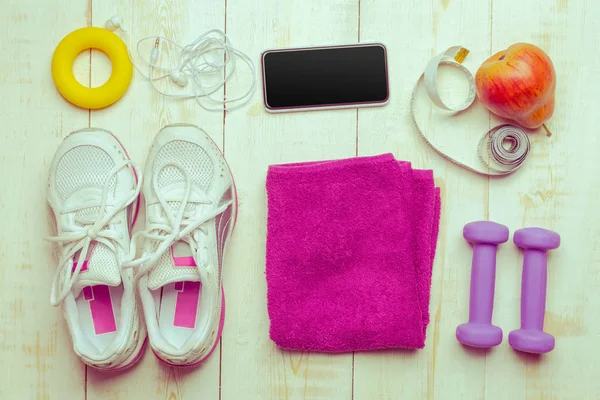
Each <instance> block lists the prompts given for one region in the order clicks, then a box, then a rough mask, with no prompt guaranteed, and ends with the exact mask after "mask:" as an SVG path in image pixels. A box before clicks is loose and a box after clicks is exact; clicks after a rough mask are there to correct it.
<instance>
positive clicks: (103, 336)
mask: <svg viewBox="0 0 600 400" xmlns="http://www.w3.org/2000/svg"><path fill="white" fill-rule="evenodd" d="M138 179H139V180H141V176H140V175H139V173H136V168H135V167H134V166H133V165H132V164H131V161H130V160H129V158H128V156H127V153H126V152H125V150H124V149H123V147H122V146H121V144H120V143H119V142H118V140H117V139H116V138H115V137H114V136H112V134H110V133H109V132H107V131H104V130H101V129H95V128H90V129H83V130H81V131H77V132H73V133H71V134H70V135H69V136H68V137H67V138H66V139H65V140H64V141H63V142H62V144H61V145H60V147H59V148H58V150H57V151H56V154H55V156H54V160H53V161H52V165H51V167H50V176H49V179H48V188H47V199H48V203H49V204H50V207H51V208H52V210H53V211H54V218H55V221H56V229H57V236H55V237H51V238H49V240H50V241H53V242H57V243H58V249H59V255H60V260H59V263H58V270H57V271H56V275H55V277H54V282H53V284H52V294H51V299H50V302H51V303H52V305H54V306H57V305H59V304H62V308H63V312H64V316H65V319H66V320H67V324H68V327H69V331H70V333H71V339H72V342H73V348H74V350H75V353H76V354H77V355H78V356H79V357H80V358H81V360H82V361H83V362H84V363H86V364H88V365H90V366H92V367H95V368H98V369H104V370H116V369H124V368H127V367H129V366H131V365H133V364H134V363H135V362H136V361H137V360H138V359H139V357H140V355H141V354H142V349H143V345H144V343H145V341H146V329H145V327H144V324H143V322H141V321H140V318H139V316H138V310H137V307H136V301H135V290H134V284H133V273H132V271H131V270H122V269H121V268H120V265H121V263H122V262H123V259H124V258H125V257H126V255H127V254H128V252H129V242H130V237H129V230H130V228H131V226H132V225H133V223H134V221H135V218H136V216H137V208H138V204H137V203H136V204H134V202H135V201H136V200H138V194H139V191H140V186H141V182H140V181H138Z"/></svg>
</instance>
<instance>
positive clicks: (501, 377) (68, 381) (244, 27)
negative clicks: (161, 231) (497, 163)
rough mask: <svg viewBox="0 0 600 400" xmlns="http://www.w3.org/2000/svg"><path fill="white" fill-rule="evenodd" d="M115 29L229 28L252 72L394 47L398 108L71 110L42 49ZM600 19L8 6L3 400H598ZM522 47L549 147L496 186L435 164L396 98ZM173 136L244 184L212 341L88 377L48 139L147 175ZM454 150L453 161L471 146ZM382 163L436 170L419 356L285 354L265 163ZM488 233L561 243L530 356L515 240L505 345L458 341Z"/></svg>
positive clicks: (329, 7)
mask: <svg viewBox="0 0 600 400" xmlns="http://www.w3.org/2000/svg"><path fill="white" fill-rule="evenodd" d="M131 3H135V4H136V5H134V6H132V5H131ZM115 13H119V14H121V15H122V17H123V20H124V21H125V23H126V24H127V26H128V28H129V30H130V34H131V36H132V39H138V38H141V37H142V36H147V35H154V34H162V35H165V36H169V37H171V38H173V39H175V40H177V41H179V42H183V43H186V42H188V41H190V40H192V39H193V38H195V37H196V36H197V35H199V34H200V33H202V32H204V31H205V30H207V29H209V28H213V27H216V28H220V29H223V30H226V32H227V34H228V35H230V37H231V38H232V40H233V41H234V43H235V45H236V46H237V47H238V48H240V49H241V50H242V51H244V52H246V53H248V54H249V55H251V56H252V57H253V60H255V62H256V63H257V64H258V61H259V54H260V52H261V51H263V50H265V49H267V48H277V47H287V46H300V45H317V44H333V43H353V42H357V41H381V42H383V43H385V44H386V45H387V46H388V50H389V64H390V80H391V101H390V104H389V105H388V106H386V107H385V108H380V109H361V110H359V111H357V110H354V109H350V110H342V111H325V112H312V113H298V114H284V115H276V116H274V115H269V114H267V113H266V112H265V111H264V109H263V105H262V95H261V93H260V91H257V92H256V94H255V96H254V98H253V99H252V101H251V102H250V104H249V105H248V106H247V107H245V108H243V109H241V110H238V111H234V112H230V113H227V114H226V115H224V114H223V113H222V112H221V113H209V112H207V111H204V110H202V109H200V108H199V107H198V106H196V105H195V104H194V102H187V103H181V102H177V101H171V100H166V99H164V98H161V97H159V96H158V95H156V94H154V93H153V92H152V91H151V89H150V88H149V86H148V85H147V84H146V82H144V81H143V80H142V79H140V78H139V76H136V77H135V78H134V81H133V83H132V86H131V87H130V89H129V91H128V92H127V94H126V96H125V97H124V98H123V99H122V100H121V101H119V102H118V103H117V104H116V105H114V106H112V107H109V108H107V109H105V110H102V111H93V112H88V111H87V110H82V109H78V108H76V107H73V106H71V105H70V104H68V103H67V102H66V101H64V100H63V99H62V98H61V97H60V96H59V94H58V93H57V91H56V89H55V87H54V85H53V83H52V79H51V76H50V59H51V56H52V52H53V51H54V48H55V46H56V45H57V43H58V42H59V40H60V39H61V38H62V37H63V36H64V35H66V34H67V33H69V32H71V31H72V30H74V29H76V28H80V27H82V26H87V25H94V26H102V25H103V24H104V21H105V20H106V19H107V18H109V17H110V16H112V15H113V14H115ZM599 14H600V12H599V6H598V4H597V2H596V1H594V0H578V1H575V0H570V1H569V0H551V1H548V0H528V1H523V0H521V1H500V0H488V1H479V0H472V1H470V0H435V1H430V0H425V1H423V0H401V1H400V0H331V1H323V0H297V1H291V0H287V1H284V0H226V1H223V0H221V1H194V0H181V1H158V0H150V1H145V2H141V1H139V2H130V1H125V0H107V1H100V0H47V1H43V2H42V1H39V0H20V1H16V0H9V2H8V4H6V2H5V4H4V5H3V7H2V9H1V10H0V43H1V48H2V52H1V54H2V67H1V68H0V88H1V89H0V92H1V93H2V95H1V96H0V122H1V124H0V126H2V134H1V135H0V143H1V146H2V147H1V148H2V151H1V156H0V170H1V171H2V172H1V178H0V183H1V187H2V191H3V194H2V202H1V203H0V210H1V214H0V215H1V216H2V223H1V224H0V227H1V228H0V232H1V240H0V261H1V266H2V267H1V269H0V290H1V294H0V316H1V324H0V354H1V356H2V362H1V363H0V399H82V400H83V399H88V400H96V399H103V400H104V399H106V400H107V399H138V398H139V399H169V400H175V399H215V400H216V399H223V400H232V399H249V400H250V399H365V400H368V399H425V398H427V399H455V398H456V399H459V398H464V399H484V398H485V399H509V398H510V399H561V400H562V399H599V398H600V379H599V378H598V375H599V374H600V361H599V360H600V318H599V316H600V314H599V309H600V240H599V235H600V207H598V205H597V203H598V198H600V174H599V173H598V172H599V171H600V167H599V166H598V156H597V154H598V146H599V145H600V141H599V140H598V137H599V133H598V123H597V118H598V112H599V111H598V95H599V93H600V84H599V83H598V82H599V80H600V75H599V73H598V68H599V66H600V56H599V51H600V48H599V43H600V30H599V28H598V17H599V16H600V15H599ZM519 41H525V42H531V43H534V44H537V45H538V46H540V47H542V48H543V49H545V50H546V51H547V52H548V54H549V55H550V56H551V57H552V59H553V60H554V63H555V67H556V71H557V79H558V86H557V102H556V114H555V116H554V117H553V118H552V119H551V121H550V122H549V124H548V125H549V127H550V128H551V130H552V131H553V132H554V135H553V136H552V137H550V138H548V137H546V136H545V135H544V134H543V133H538V134H533V135H531V139H532V144H533V152H532V154H531V157H530V158H529V159H528V161H527V164H526V165H525V166H524V167H523V169H522V170H520V171H519V172H518V173H516V174H514V175H512V176H509V177H507V178H503V179H486V178H482V177H479V176H476V175H473V174H471V173H468V172H465V171H463V170H461V169H459V168H458V167H455V166H453V165H451V164H449V163H448V162H446V161H445V160H443V159H442V158H440V157H439V156H438V155H437V154H435V153H433V152H431V151H430V150H428V149H427V148H426V147H425V146H424V144H423V142H422V140H421V139H420V138H419V137H418V136H417V134H416V132H415V130H414V129H413V127H412V125H411V123H410V119H409V115H408V99H409V97H410V92H411V88H412V85H413V84H414V81H415V79H416V78H417V77H418V75H419V74H420V73H421V71H422V69H423V67H424V65H425V63H426V62H427V61H428V60H429V58H430V57H431V56H433V55H434V54H436V53H438V52H440V51H443V50H444V49H445V48H447V47H448V46H450V45H456V44H462V45H463V46H465V47H468V48H469V49H471V51H472V53H471V55H470V56H469V60H470V61H468V62H467V66H468V67H469V68H471V70H472V71H474V70H475V69H476V68H477V66H478V65H479V64H480V63H481V62H482V61H483V60H484V59H485V58H487V57H488V56H489V55H491V54H492V53H493V52H496V51H498V50H500V49H503V48H506V47H507V46H509V45H510V44H512V43H515V42H519ZM75 70H76V74H77V76H78V77H79V79H81V80H82V81H84V82H91V83H92V84H94V85H97V84H99V83H101V82H102V81H103V80H104V79H106V78H107V77H108V75H109V70H110V69H109V68H108V61H107V58H106V57H105V56H104V55H102V54H100V53H97V52H93V53H85V54H84V55H83V56H80V58H79V59H78V62H77V63H76V66H75ZM461 118H462V119H461V121H462V122H461V123H462V124H465V123H466V125H465V126H466V127H467V128H469V127H471V128H472V129H465V130H464V132H466V136H465V139H464V140H471V141H474V142H476V141H477V140H478V139H479V135H480V134H482V133H483V132H484V130H485V129H487V127H488V126H489V125H490V124H493V123H494V120H493V119H488V117H487V114H486V113H485V111H484V110H482V109H474V110H473V111H472V112H469V113H467V114H466V115H464V116H462V117H461ZM465 121H466V122H465ZM175 122H187V123H193V124H197V125H199V126H201V127H203V128H204V129H205V130H206V131H207V132H209V133H210V134H211V136H212V137H213V138H214V139H215V141H216V142H217V143H219V145H220V146H222V148H223V150H224V152H225V155H226V157H227V159H228V161H229V163H230V164H231V167H232V169H233V172H234V175H235V178H236V182H237V185H238V190H239V200H240V208H239V210H240V214H239V219H238V225H237V228H236V232H235V234H234V237H233V239H232V243H231V246H230V251H229V254H228V256H227V259H226V268H225V275H224V281H225V287H226V291H227V319H226V324H225V329H224V332H223V338H222V341H221V344H220V347H219V348H218V351H216V352H215V353H214V355H213V356H212V357H211V358H210V360H209V361H208V362H207V363H206V364H205V365H203V366H201V367H199V368H195V369H175V368H170V367H166V366H164V365H163V364H161V363H160V362H158V361H157V360H156V359H155V357H154V356H153V355H152V354H151V352H150V351H147V352H146V353H147V354H146V355H145V357H144V358H143V360H142V361H141V362H140V363H139V364H138V365H137V366H135V367H134V368H133V369H131V370H130V371H128V372H125V373H120V374H105V373H104V374H103V373H98V372H97V371H95V370H93V369H90V368H86V367H85V366H84V365H83V364H81V363H80V362H79V361H78V360H77V358H76V357H75V356H74V354H73V353H72V350H71V348H70V344H69V340H68V337H67V331H66V327H65V325H64V321H63V318H62V315H61V312H60V310H59V309H55V308H52V307H51V306H50V304H49V293H50V282H51V278H52V275H53V274H54V269H55V265H54V263H53V261H52V260H53V255H52V247H51V245H50V244H48V243H46V242H45V241H43V237H44V236H46V235H47V234H49V233H50V229H51V228H50V225H49V222H47V221H48V220H49V219H48V212H47V208H46V206H45V183H46V179H47V168H48V165H49V163H50V160H51V158H52V156H53V153H54V151H55V149H56V147H57V146H58V144H59V142H60V141H61V140H62V139H63V138H64V137H65V136H66V135H67V134H68V133H69V132H71V131H73V130H76V129H79V128H82V127H87V126H98V127H103V128H106V129H109V130H111V131H113V132H114V133H115V134H116V135H117V136H118V137H119V139H120V140H121V141H122V142H123V144H124V145H125V147H126V148H127V149H128V150H129V152H130V154H131V156H132V158H133V159H134V160H135V161H136V162H138V163H140V164H143V162H144V160H145V157H146V154H147V151H148V148H149V145H150V143H151V141H152V139H153V137H154V135H155V134H156V132H157V131H158V130H159V128H161V127H162V126H164V125H165V124H168V123H175ZM457 123H458V122H457ZM484 128H485V129H484ZM461 132H463V130H462V129H461ZM464 132H463V134H465V133H464ZM457 134H458V133H457ZM464 140H463V138H461V139H460V140H458V139H457V140H456V141H455V142H454V148H452V142H451V143H450V145H449V146H450V147H449V149H450V150H454V149H456V150H457V151H458V150H459V149H460V148H463V147H468V146H467V145H466V144H465V143H466V142H465V141H464ZM385 152H392V153H394V154H395V156H396V157H397V158H399V159H404V160H409V161H412V162H413V164H414V165H415V166H416V167H421V168H432V169H434V171H435V177H436V182H437V184H438V185H439V186H440V187H441V189H442V196H443V200H442V202H443V209H442V220H441V229H440V238H439V243H438V253H437V256H436V261H435V267H434V272H433V275H434V277H433V285H432V298H431V307H430V308H431V314H432V322H431V324H430V326H429V329H428V338H427V345H426V348H425V349H424V350H422V351H390V352H372V353H360V354H359V353H357V354H345V355H335V356H331V355H324V354H314V353H299V352H288V351H280V350H278V349H277V348H276V347H275V346H274V345H273V343H272V342H271V341H270V340H269V337H268V324H269V321H268V317H267V308H266V298H265V290H266V283H265V276H264V261H265V256H264V250H265V218H266V207H265V204H266V202H265V190H264V183H265V174H266V170H267V166H268V165H269V164H273V163H281V162H295V161H304V160H319V159H331V158H341V157H351V156H355V155H370V154H380V153H385ZM486 218H489V219H492V220H495V221H498V222H501V223H504V224H506V225H508V226H509V227H510V228H511V233H512V232H514V230H516V229H518V228H521V227H524V226H541V227H546V228H549V229H553V230H555V231H557V232H559V233H560V234H561V236H562V240H563V242H562V247H561V248H560V249H559V250H557V251H555V252H554V254H552V255H551V260H550V264H549V279H548V300H547V308H546V317H545V328H546V330H547V331H548V332H550V333H551V334H553V335H555V336H556V341H557V344H556V349H555V350H554V351H553V352H551V353H549V354H547V355H545V356H543V357H541V358H540V357H533V356H526V355H522V354H518V353H516V352H514V351H512V349H510V347H509V346H508V344H507V341H506V335H507V334H508V332H509V331H510V330H512V329H515V328H517V327H518V324H519V307H520V282H521V262H522V255H521V254H520V253H519V252H518V251H516V250H515V248H514V246H513V245H512V244H510V243H509V244H507V245H505V246H503V247H502V248H501V249H500V251H499V255H498V260H499V262H498V275H497V280H496V302H495V310H494V321H495V323H497V324H498V325H499V326H501V327H502V328H503V330H504V333H505V340H504V342H503V343H502V345H500V346H499V347H498V348H496V349H494V350H493V351H490V352H480V351H468V350H465V349H464V348H463V347H462V346H460V345H459V344H458V343H457V341H456V339H455V333H454V332H455V329H456V326H457V325H458V324H460V323H462V322H464V321H465V320H466V319H467V314H468V291H469V276H470V263H471V261H470V258H471V249H470V247H469V246H468V244H467V243H466V242H465V241H464V239H463V238H462V233H461V232H462V227H463V225H464V224H465V223H467V222H470V221H472V220H477V219H486ZM140 221H143V218H141V219H140ZM298 296H302V293H298Z"/></svg>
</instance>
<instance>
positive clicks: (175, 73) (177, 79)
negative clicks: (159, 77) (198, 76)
mask: <svg viewBox="0 0 600 400" xmlns="http://www.w3.org/2000/svg"><path fill="white" fill-rule="evenodd" d="M169 78H171V80H172V81H173V82H174V83H176V84H178V85H179V86H181V87H184V86H185V85H187V83H188V77H187V75H186V74H184V73H183V72H181V69H179V68H176V69H174V70H172V71H171V73H170V74H169Z"/></svg>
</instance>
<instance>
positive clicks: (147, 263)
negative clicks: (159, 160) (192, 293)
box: [123, 162, 232, 281]
mask: <svg viewBox="0 0 600 400" xmlns="http://www.w3.org/2000/svg"><path fill="white" fill-rule="evenodd" d="M169 166H172V167H175V168H177V169H178V170H179V171H181V173H182V174H183V177H184V184H185V190H184V194H183V198H182V199H181V202H180V205H179V208H178V209H177V213H176V214H175V213H173V212H172V210H171V207H170V206H169V204H168V203H167V201H166V200H165V199H164V197H163V195H162V194H161V192H160V190H159V187H158V176H159V175H160V172H161V171H162V170H163V169H164V168H166V167H169ZM152 187H153V189H154V192H155V193H156V197H157V198H158V201H159V202H160V204H161V206H162V208H163V210H164V212H165V215H166V216H167V220H168V221H167V223H152V224H149V226H148V229H146V230H145V231H139V232H137V233H135V234H134V235H133V237H132V239H131V244H130V248H129V255H130V260H129V261H127V262H125V263H123V268H132V267H137V266H141V267H140V269H139V270H138V272H137V274H136V281H139V279H140V278H141V277H142V276H144V275H146V274H148V273H149V272H150V270H152V269H153V268H154V267H155V266H156V263H157V262H158V260H159V259H160V257H161V256H162V255H163V254H164V253H165V251H167V250H168V249H169V248H170V247H171V246H172V245H173V244H174V243H175V242H177V241H180V240H183V241H185V242H187V243H188V244H189V245H190V247H191V248H192V256H193V257H194V260H195V261H196V265H198V266H202V267H204V268H208V267H209V265H208V247H207V246H203V249H204V250H205V252H204V253H203V254H204V257H203V258H204V259H203V260H201V262H199V260H197V259H196V258H197V257H196V255H197V253H198V249H199V248H200V243H199V242H198V241H196V239H194V237H193V233H194V231H195V230H199V231H201V232H203V233H204V234H205V235H206V234H207V232H205V231H204V229H202V227H201V225H202V224H204V223H205V222H208V221H210V220H211V219H213V218H215V217H216V216H217V215H219V214H221V213H223V212H224V211H225V210H227V207H229V205H230V204H231V203H232V200H230V201H228V202H226V203H225V204H223V205H221V206H220V207H218V208H215V209H213V210H211V211H209V212H207V213H205V214H203V215H202V216H200V217H188V216H186V213H185V209H186V206H187V204H188V202H189V197H190V192H191V187H192V185H191V179H190V177H189V174H188V173H187V171H186V170H185V169H184V168H183V167H181V166H180V165H179V164H177V163H174V162H170V163H166V164H164V165H163V166H162V167H161V168H160V169H159V170H158V171H156V173H154V179H153V180H152ZM194 203H195V204H206V205H209V206H210V205H212V204H213V202H212V201H210V200H207V201H200V202H194ZM141 237H143V238H145V239H150V240H156V241H157V242H158V247H157V248H156V250H155V251H153V252H151V253H147V254H144V255H143V256H142V257H140V258H138V259H134V257H135V254H136V248H137V242H138V241H139V238H141Z"/></svg>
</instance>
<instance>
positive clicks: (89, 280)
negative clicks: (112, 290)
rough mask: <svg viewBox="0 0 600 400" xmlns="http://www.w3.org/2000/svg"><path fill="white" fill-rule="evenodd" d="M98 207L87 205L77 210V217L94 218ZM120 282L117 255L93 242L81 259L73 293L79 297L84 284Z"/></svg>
mask: <svg viewBox="0 0 600 400" xmlns="http://www.w3.org/2000/svg"><path fill="white" fill-rule="evenodd" d="M98 211H99V207H89V208H85V209H82V210H79V211H77V217H79V218H84V219H89V220H94V219H95V218H97V214H98ZM79 255H80V252H77V253H75V255H74V257H73V259H72V268H73V269H75V267H76V266H77V261H78V260H79ZM120 284H121V273H120V272H119V265H118V263H117V255H116V254H115V252H114V251H113V250H111V249H110V247H108V246H106V245H105V244H103V243H99V242H94V243H93V244H92V246H90V250H89V251H88V257H87V259H86V260H85V261H83V267H82V269H81V272H80V273H79V276H78V277H77V280H76V281H75V283H74V284H73V289H72V290H73V294H74V296H75V298H77V297H79V295H80V294H81V291H82V290H83V288H85V287H86V286H96V285H108V286H118V285H120Z"/></svg>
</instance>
